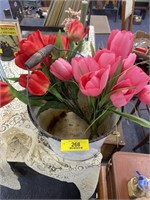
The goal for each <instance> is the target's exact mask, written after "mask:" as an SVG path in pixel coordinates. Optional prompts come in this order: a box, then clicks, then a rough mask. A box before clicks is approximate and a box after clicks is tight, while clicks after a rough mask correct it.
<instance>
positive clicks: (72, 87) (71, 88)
mask: <svg viewBox="0 0 150 200" xmlns="http://www.w3.org/2000/svg"><path fill="white" fill-rule="evenodd" d="M66 88H67V93H68V95H69V98H70V99H74V100H76V101H77V95H78V91H79V87H78V85H77V84H76V83H75V82H73V81H68V82H67V84H66Z"/></svg>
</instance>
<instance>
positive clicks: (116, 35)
mask: <svg viewBox="0 0 150 200" xmlns="http://www.w3.org/2000/svg"><path fill="white" fill-rule="evenodd" d="M133 41H134V35H133V34H132V32H130V31H125V30H123V31H120V30H117V29H116V30H113V31H112V32H111V34H110V36H109V38H108V41H107V49H109V50H111V51H112V52H114V53H115V54H116V56H121V57H122V59H125V58H127V56H128V55H129V54H130V53H131V51H132V47H133Z"/></svg>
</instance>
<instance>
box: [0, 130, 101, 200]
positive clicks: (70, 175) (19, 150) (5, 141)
mask: <svg viewBox="0 0 150 200" xmlns="http://www.w3.org/2000/svg"><path fill="white" fill-rule="evenodd" d="M0 144H1V151H0V154H1V157H0V172H1V175H0V176H1V177H0V184H1V185H4V186H7V187H10V188H12V189H16V190H17V189H20V183H19V181H18V179H17V176H16V175H14V173H13V172H12V171H11V169H10V166H9V164H8V163H7V161H13V162H24V163H25V164H26V165H28V166H29V167H31V168H32V169H34V170H35V171H37V172H39V173H40V174H43V175H46V176H49V177H52V178H55V179H58V180H60V181H66V182H68V183H69V182H70V183H71V182H72V183H74V184H75V185H76V186H77V187H78V189H79V191H80V194H81V198H82V199H89V198H90V197H91V196H92V194H93V193H94V191H95V189H96V186H97V183H98V177H99V171H100V164H101V159H102V155H101V153H99V154H97V155H95V156H94V157H93V158H91V159H88V160H85V161H70V160H66V159H63V158H61V157H59V156H58V155H57V154H56V153H54V152H53V151H52V150H51V149H50V148H49V146H48V143H47V141H46V138H45V137H44V136H41V135H38V134H37V133H36V132H34V131H32V130H29V129H25V128H24V129H19V128H15V127H14V128H10V129H8V130H7V131H5V132H4V133H2V134H1V135H0Z"/></svg>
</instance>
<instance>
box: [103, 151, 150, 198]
mask: <svg viewBox="0 0 150 200" xmlns="http://www.w3.org/2000/svg"><path fill="white" fill-rule="evenodd" d="M149 166H150V155H148V154H141V153H128V152H116V153H115V154H114V155H113V156H112V166H111V167H110V170H109V171H108V173H107V176H106V178H107V190H108V199H116V200H120V199H122V200H123V199H126V200H127V199H130V198H129V195H128V181H129V180H130V179H131V178H132V177H134V176H136V170H137V171H139V172H140V173H141V174H143V175H144V176H146V177H150V167H149Z"/></svg>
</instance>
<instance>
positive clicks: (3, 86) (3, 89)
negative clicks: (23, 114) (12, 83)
mask: <svg viewBox="0 0 150 200" xmlns="http://www.w3.org/2000/svg"><path fill="white" fill-rule="evenodd" d="M14 98H15V97H14V96H13V94H12V92H11V90H10V88H9V86H8V84H7V83H5V82H2V81H0V107H3V106H5V105H7V104H8V103H10V102H11V101H12V100H13V99H14Z"/></svg>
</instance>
